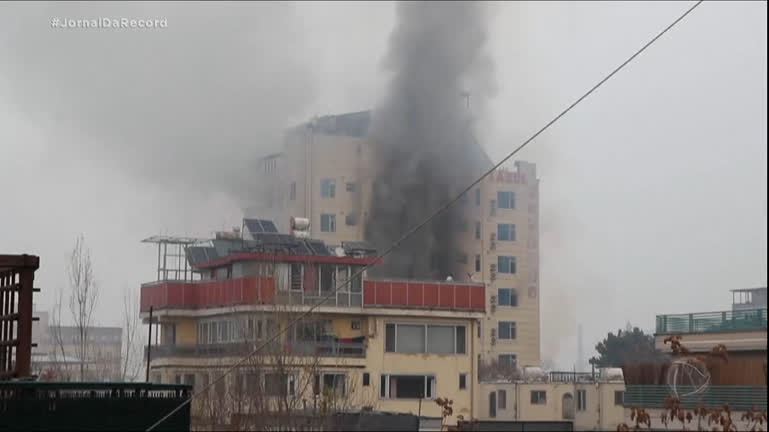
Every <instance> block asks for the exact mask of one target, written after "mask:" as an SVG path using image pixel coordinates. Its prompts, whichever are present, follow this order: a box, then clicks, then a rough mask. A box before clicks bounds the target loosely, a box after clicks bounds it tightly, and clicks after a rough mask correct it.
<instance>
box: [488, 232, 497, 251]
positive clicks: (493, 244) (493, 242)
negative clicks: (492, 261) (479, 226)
mask: <svg viewBox="0 0 769 432" xmlns="http://www.w3.org/2000/svg"><path fill="white" fill-rule="evenodd" d="M490 237H491V238H490V244H489V248H490V249H491V250H494V249H496V248H497V233H491V236H490Z"/></svg>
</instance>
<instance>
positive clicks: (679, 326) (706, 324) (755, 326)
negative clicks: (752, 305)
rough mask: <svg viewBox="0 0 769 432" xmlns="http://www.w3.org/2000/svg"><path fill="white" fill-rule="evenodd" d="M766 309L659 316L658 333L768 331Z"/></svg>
mask: <svg viewBox="0 0 769 432" xmlns="http://www.w3.org/2000/svg"><path fill="white" fill-rule="evenodd" d="M766 317H767V316H766V308H764V309H747V310H739V311H722V312H701V313H690V314H674V315H657V333H658V334H666V333H710V332H724V331H750V330H766V328H767V327H766V324H767V321H766Z"/></svg>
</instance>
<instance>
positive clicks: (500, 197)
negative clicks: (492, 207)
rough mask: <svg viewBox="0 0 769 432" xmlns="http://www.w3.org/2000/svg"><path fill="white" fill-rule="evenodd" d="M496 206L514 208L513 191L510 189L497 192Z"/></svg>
mask: <svg viewBox="0 0 769 432" xmlns="http://www.w3.org/2000/svg"><path fill="white" fill-rule="evenodd" d="M497 207H498V208H501V209H514V208H515V193H514V192H512V191H499V192H497Z"/></svg>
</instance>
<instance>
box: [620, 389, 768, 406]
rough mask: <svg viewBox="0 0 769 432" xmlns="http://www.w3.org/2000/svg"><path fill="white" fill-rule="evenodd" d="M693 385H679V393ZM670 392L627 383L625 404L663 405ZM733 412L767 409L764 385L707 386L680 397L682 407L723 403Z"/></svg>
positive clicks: (687, 390) (670, 394)
mask: <svg viewBox="0 0 769 432" xmlns="http://www.w3.org/2000/svg"><path fill="white" fill-rule="evenodd" d="M694 390H695V389H694V387H693V386H679V387H678V388H677V391H678V394H687V393H693V392H694ZM672 395H673V392H672V390H671V388H670V387H669V386H666V385H627V386H626V387H625V399H624V405H625V407H643V408H664V407H665V399H666V398H668V397H669V396H672ZM727 403H728V404H729V408H731V409H732V410H736V411H744V410H747V409H750V408H756V409H760V410H765V409H766V387H761V386H710V387H708V388H707V389H705V391H704V392H702V393H700V394H696V395H692V396H684V397H683V398H681V407H682V408H695V407H697V406H698V405H700V404H705V406H707V407H709V408H720V407H722V406H723V405H724V404H727Z"/></svg>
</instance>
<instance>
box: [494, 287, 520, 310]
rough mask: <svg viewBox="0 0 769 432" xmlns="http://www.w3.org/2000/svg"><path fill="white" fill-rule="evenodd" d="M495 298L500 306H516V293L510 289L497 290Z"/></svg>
mask: <svg viewBox="0 0 769 432" xmlns="http://www.w3.org/2000/svg"><path fill="white" fill-rule="evenodd" d="M497 298H498V304H499V305H500V306H518V293H516V292H515V290H514V289H512V288H500V289H498V290H497Z"/></svg>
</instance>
